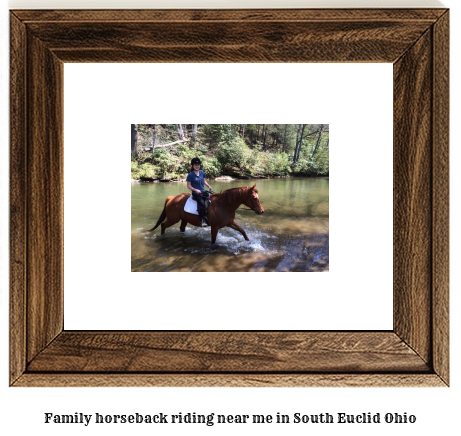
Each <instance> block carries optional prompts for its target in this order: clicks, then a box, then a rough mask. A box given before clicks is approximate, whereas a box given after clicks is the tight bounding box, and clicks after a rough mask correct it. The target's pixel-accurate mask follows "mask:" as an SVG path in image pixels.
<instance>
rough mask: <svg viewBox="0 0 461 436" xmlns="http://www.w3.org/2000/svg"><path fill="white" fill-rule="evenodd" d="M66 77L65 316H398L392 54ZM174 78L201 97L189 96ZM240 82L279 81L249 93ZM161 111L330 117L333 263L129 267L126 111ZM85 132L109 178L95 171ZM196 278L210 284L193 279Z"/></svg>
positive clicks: (205, 320) (173, 322)
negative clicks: (313, 266)
mask: <svg viewBox="0 0 461 436" xmlns="http://www.w3.org/2000/svg"><path fill="white" fill-rule="evenodd" d="M64 77H65V78H64V83H65V86H64V88H65V89H64V95H65V103H64V104H65V107H64V113H65V123H64V124H65V126H64V132H65V144H66V145H65V151H64V174H65V175H64V179H65V183H64V186H65V192H64V197H65V202H64V208H65V209H64V217H65V218H64V240H65V252H64V264H65V266H64V280H65V283H64V290H65V291H64V292H65V298H64V301H65V316H64V319H65V328H66V329H69V330H74V329H88V330H93V329H94V330H109V329H121V330H142V329H159V330H181V329H185V330H221V329H223V330H258V329H262V330H391V329H392V284H393V281H392V278H393V274H392V265H393V262H392V255H393V245H392V242H393V227H392V209H393V206H392V201H393V199H392V171H393V167H392V139H393V137H392V111H393V101H392V86H393V72H392V64H304V65H303V64H234V65H229V64H181V65H178V64H157V65H155V64H118V65H117V64H66V65H65V67H64ZM133 77H135V78H136V79H135V80H136V84H137V89H139V90H142V91H139V93H138V94H137V95H136V97H135V100H136V104H133V89H132V87H131V83H132V81H131V79H132V78H133ZM153 78H155V82H156V83H162V84H163V85H162V87H161V88H159V87H156V88H155V90H154V89H153V87H152V86H150V83H152V80H153ZM227 78H229V79H227ZM230 78H231V79H230ZM281 78H282V79H281ZM285 78H287V79H285ZM288 78H289V79H288ZM175 80H180V81H181V82H182V83H183V84H184V85H185V86H186V85H187V83H190V84H194V86H195V87H197V89H200V98H195V99H193V104H188V103H185V104H178V103H177V102H182V101H183V99H184V96H183V95H182V94H181V90H179V89H178V88H177V87H174V86H168V83H174V81H175ZM226 80H231V81H232V83H233V84H234V86H233V87H223V86H222V83H223V82H225V81H226ZM306 82H309V83H315V84H316V86H306ZM235 89H238V90H239V94H240V95H249V94H251V92H252V90H253V91H254V89H262V90H264V89H271V92H270V93H264V92H261V93H260V96H258V102H257V104H242V101H241V99H240V98H236V95H235ZM114 90H116V92H114ZM175 94H176V95H175ZM155 101H158V102H161V104H158V105H155V104H152V102H155ZM300 101H302V102H303V104H302V107H299V104H297V103H296V102H300ZM236 114H238V118H236ZM154 118H155V119H157V120H170V121H173V120H185V121H184V122H186V121H187V120H188V119H189V120H191V119H197V120H202V121H204V122H207V123H220V122H242V121H243V120H252V122H261V123H262V122H278V123H282V124H285V123H292V122H302V119H304V120H314V121H312V122H318V123H320V122H322V121H321V120H324V121H323V122H325V123H329V124H330V150H331V151H330V184H329V186H330V271H329V272H328V273H321V274H315V273H314V274H308V273H305V274H299V273H282V274H247V273H232V272H229V273H201V274H200V273H199V274H198V275H197V274H196V273H168V274H165V273H131V232H130V231H129V229H131V185H130V184H129V183H128V160H129V154H128V153H129V151H128V149H127V148H126V144H127V140H128V134H129V130H128V125H129V124H130V122H131V121H133V120H136V121H139V122H147V121H148V120H149V119H154ZM93 120H98V122H97V123H94V122H93ZM239 120H241V121H239ZM271 120H272V121H271ZM296 120H298V121H296ZM315 120H317V121H315ZM82 126H84V127H82ZM101 126H106V128H104V129H101ZM358 126H360V133H359V134H351V129H352V130H354V129H355V127H358ZM83 144H84V145H83ZM102 144H106V146H105V147H101V145H102ZM82 145H83V147H84V149H85V150H91V159H92V162H104V166H105V167H107V168H111V178H110V181H108V180H104V181H101V182H98V181H97V180H94V179H93V178H91V177H86V176H85V171H84V168H85V167H86V165H87V164H88V162H87V159H88V155H87V154H86V153H82V152H81V150H82ZM109 146H110V149H111V150H112V151H111V152H110V153H108V151H107V150H108V147H109ZM370 162H372V163H373V164H372V165H370V164H369V163H370ZM356 169H358V170H356ZM365 181H366V182H365ZM95 183H96V184H98V183H103V184H104V186H107V188H108V189H104V195H103V196H98V195H95ZM82 206H83V207H82ZM89 210H90V211H91V213H88V211H89ZM268 213H270V211H268ZM157 218H158V217H154V216H150V217H147V221H146V226H147V227H146V228H148V227H152V225H151V223H152V222H153V223H155V221H156V220H157ZM76 229H78V231H76ZM203 274H205V276H206V277H203ZM216 275H217V276H216ZM217 277H219V278H217ZM185 281H188V282H189V283H203V282H204V281H206V283H209V284H210V285H209V286H205V287H202V286H200V289H196V290H194V292H191V289H190V287H189V286H183V285H181V283H184V282H185ZM213 282H219V283H220V285H219V290H218V289H216V287H215V286H213V285H212V283H213ZM82 314H84V316H82ZM236 314H238V316H237V317H236Z"/></svg>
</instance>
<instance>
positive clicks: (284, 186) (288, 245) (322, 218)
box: [131, 179, 329, 272]
mask: <svg viewBox="0 0 461 436" xmlns="http://www.w3.org/2000/svg"><path fill="white" fill-rule="evenodd" d="M253 183H254V182H253ZM210 184H211V185H212V187H213V189H214V190H215V191H219V190H224V189H228V188H233V187H237V186H245V185H250V183H249V182H247V183H245V181H244V182H242V181H238V182H230V183H229V182H228V183H218V182H212V183H210ZM251 184H252V183H251ZM257 188H258V190H259V195H260V198H261V203H262V204H263V206H264V208H265V210H266V213H265V214H264V215H262V216H257V215H256V214H254V213H253V212H251V211H243V210H238V211H237V214H236V221H237V222H238V223H239V224H240V225H241V226H242V227H243V228H244V229H245V230H246V232H247V234H248V237H249V238H250V241H245V240H244V238H243V236H242V235H241V234H240V233H238V232H236V231H234V230H232V229H229V228H224V229H221V230H220V231H219V233H218V238H217V240H216V244H214V245H211V236H210V230H209V229H208V228H204V229H200V228H197V227H193V226H190V225H189V226H188V227H187V228H186V231H185V233H181V232H180V230H179V223H178V225H175V226H173V227H170V228H168V229H167V230H166V232H165V235H163V236H160V229H157V230H156V231H155V232H154V233H150V234H144V233H143V231H144V230H145V229H148V228H150V227H153V225H154V224H155V222H156V221H157V219H158V217H159V216H160V213H161V211H162V209H163V204H164V201H165V198H166V197H167V196H168V195H176V194H179V193H181V192H185V191H186V189H185V185H184V184H172V183H171V184H144V185H133V186H132V230H131V265H132V267H131V268H132V271H137V272H140V271H153V272H159V271H184V272H188V271H196V272H204V271H235V272H244V271H328V270H329V215H328V197H329V193H328V179H276V180H263V181H258V182H257Z"/></svg>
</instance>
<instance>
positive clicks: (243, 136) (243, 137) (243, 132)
mask: <svg viewBox="0 0 461 436" xmlns="http://www.w3.org/2000/svg"><path fill="white" fill-rule="evenodd" d="M242 139H245V124H243V127H242Z"/></svg>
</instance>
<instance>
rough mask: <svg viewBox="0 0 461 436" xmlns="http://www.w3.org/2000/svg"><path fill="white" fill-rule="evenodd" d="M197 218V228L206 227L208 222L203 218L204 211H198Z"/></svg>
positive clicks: (201, 209)
mask: <svg viewBox="0 0 461 436" xmlns="http://www.w3.org/2000/svg"><path fill="white" fill-rule="evenodd" d="M198 218H199V227H206V226H208V225H209V224H208V220H207V219H206V217H205V209H203V208H200V209H199V211H198Z"/></svg>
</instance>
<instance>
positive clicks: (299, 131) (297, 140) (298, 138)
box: [293, 124, 302, 163]
mask: <svg viewBox="0 0 461 436" xmlns="http://www.w3.org/2000/svg"><path fill="white" fill-rule="evenodd" d="M301 127H302V124H300V125H299V126H298V131H297V133H296V145H295V152H294V154H293V162H294V163H296V162H297V155H298V148H299V144H300V138H302V137H301V135H300V133H301Z"/></svg>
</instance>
